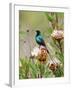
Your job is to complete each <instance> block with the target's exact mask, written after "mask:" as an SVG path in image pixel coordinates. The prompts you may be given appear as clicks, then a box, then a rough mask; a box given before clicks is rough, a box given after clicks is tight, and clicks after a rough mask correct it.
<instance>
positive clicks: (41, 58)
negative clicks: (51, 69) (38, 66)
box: [37, 46, 48, 62]
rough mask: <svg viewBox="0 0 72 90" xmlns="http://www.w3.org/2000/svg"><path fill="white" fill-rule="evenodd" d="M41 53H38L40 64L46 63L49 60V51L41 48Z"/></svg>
mask: <svg viewBox="0 0 72 90" xmlns="http://www.w3.org/2000/svg"><path fill="white" fill-rule="evenodd" d="M39 49H40V51H39V53H38V57H37V58H38V60H39V61H40V62H45V61H46V60H47V57H48V53H47V50H46V48H45V47H44V46H40V48H39Z"/></svg>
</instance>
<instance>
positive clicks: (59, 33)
mask: <svg viewBox="0 0 72 90" xmlns="http://www.w3.org/2000/svg"><path fill="white" fill-rule="evenodd" d="M51 36H52V37H53V38H54V39H56V40H61V39H63V38H64V32H63V30H54V31H53V33H52V34H51Z"/></svg>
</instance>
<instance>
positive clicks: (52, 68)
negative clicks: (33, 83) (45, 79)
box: [48, 58, 62, 71]
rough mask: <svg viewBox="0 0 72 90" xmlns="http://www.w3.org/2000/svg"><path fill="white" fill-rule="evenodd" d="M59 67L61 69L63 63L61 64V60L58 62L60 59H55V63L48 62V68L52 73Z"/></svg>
mask: <svg viewBox="0 0 72 90" xmlns="http://www.w3.org/2000/svg"><path fill="white" fill-rule="evenodd" d="M59 66H60V67H61V66H62V63H61V62H60V60H58V59H56V58H54V59H53V61H52V60H50V61H49V62H48V67H49V69H51V70H52V71H55V70H57V68H58V67H59Z"/></svg>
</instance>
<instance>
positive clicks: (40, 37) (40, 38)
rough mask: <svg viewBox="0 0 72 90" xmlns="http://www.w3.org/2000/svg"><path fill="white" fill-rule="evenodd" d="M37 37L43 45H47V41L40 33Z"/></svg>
mask: <svg viewBox="0 0 72 90" xmlns="http://www.w3.org/2000/svg"><path fill="white" fill-rule="evenodd" d="M37 38H38V40H39V41H40V42H41V43H42V44H43V45H45V42H44V40H43V37H42V36H41V35H39V36H38V37H37Z"/></svg>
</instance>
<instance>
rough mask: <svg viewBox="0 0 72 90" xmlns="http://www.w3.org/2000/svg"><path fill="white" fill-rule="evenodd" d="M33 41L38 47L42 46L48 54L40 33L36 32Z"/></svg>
mask: <svg viewBox="0 0 72 90" xmlns="http://www.w3.org/2000/svg"><path fill="white" fill-rule="evenodd" d="M35 40H36V42H37V44H38V45H39V46H44V47H45V48H46V50H47V52H48V53H49V51H48V49H47V47H46V44H45V41H44V39H43V37H42V35H41V32H40V31H39V30H36V36H35Z"/></svg>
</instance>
